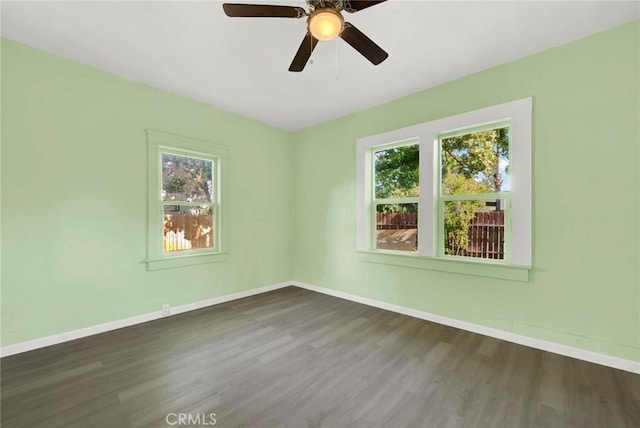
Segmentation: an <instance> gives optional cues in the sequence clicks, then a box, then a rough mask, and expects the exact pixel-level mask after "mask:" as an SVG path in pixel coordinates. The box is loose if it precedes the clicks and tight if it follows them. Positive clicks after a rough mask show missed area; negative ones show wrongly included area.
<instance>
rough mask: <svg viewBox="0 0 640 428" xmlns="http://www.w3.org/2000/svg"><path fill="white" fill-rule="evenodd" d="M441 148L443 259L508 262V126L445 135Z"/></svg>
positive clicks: (440, 218)
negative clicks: (476, 259) (479, 259)
mask: <svg viewBox="0 0 640 428" xmlns="http://www.w3.org/2000/svg"><path fill="white" fill-rule="evenodd" d="M439 148H440V173H441V174H440V177H441V179H440V195H439V200H440V204H439V214H440V215H439V222H440V231H441V234H440V242H439V244H440V255H444V256H455V257H473V258H481V259H494V260H504V259H505V244H506V245H507V246H508V236H506V225H507V224H508V223H509V212H508V207H509V205H510V195H509V124H508V123H501V124H495V125H491V126H488V127H483V128H481V129H475V130H470V131H464V132H458V133H455V134H453V135H444V136H441V137H440V139H439Z"/></svg>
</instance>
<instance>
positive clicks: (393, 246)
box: [371, 141, 420, 252]
mask: <svg viewBox="0 0 640 428" xmlns="http://www.w3.org/2000/svg"><path fill="white" fill-rule="evenodd" d="M372 154H373V156H372V159H373V175H374V179H373V181H374V186H373V193H374V195H373V210H372V212H373V215H374V216H375V218H374V219H373V220H372V222H371V224H372V226H373V233H374V239H372V241H373V242H375V248H376V249H378V250H390V251H405V252H406V251H409V252H416V251H418V203H419V196H420V180H419V178H420V177H419V175H420V174H419V171H420V167H419V164H420V146H419V144H418V143H417V142H415V141H413V142H409V143H401V144H394V145H391V146H385V147H382V148H374V149H373V151H372Z"/></svg>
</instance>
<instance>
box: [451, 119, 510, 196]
mask: <svg viewBox="0 0 640 428" xmlns="http://www.w3.org/2000/svg"><path fill="white" fill-rule="evenodd" d="M441 152H442V162H441V166H442V183H441V184H442V185H441V189H442V194H443V195H462V194H478V193H492V192H506V191H508V190H509V127H500V128H494V129H487V130H483V131H476V132H470V133H467V134H463V135H457V136H453V137H447V138H442V139H441Z"/></svg>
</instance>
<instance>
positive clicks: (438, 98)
mask: <svg viewBox="0 0 640 428" xmlns="http://www.w3.org/2000/svg"><path fill="white" fill-rule="evenodd" d="M639 36H640V34H639V25H638V22H637V21H636V22H634V23H631V24H627V25H624V26H621V27H618V28H616V29H613V30H610V31H607V32H604V33H600V34H597V35H594V36H591V37H588V38H585V39H581V40H578V41H576V42H573V43H570V44H567V45H563V46H560V47H557V48H554V49H550V50H547V51H544V52H541V53H538V54H535V55H532V56H529V57H526V58H523V59H521V60H517V61H514V62H511V63H508V64H505V65H501V66H498V67H495V68H492V69H489V70H486V71H483V72H481V73H477V74H474V75H471V76H468V77H465V78H462V79H459V80H456V81H452V82H449V83H447V84H444V85H441V86H438V87H435V88H431V89H428V90H425V91H423V92H419V93H416V94H413V95H410V96H407V97H404V98H401V99H399V100H396V101H393V102H390V103H387V104H384V105H381V106H378V107H375V108H371V109H368V110H366V111H362V112H359V113H357V114H353V115H351V116H348V117H344V118H341V119H338V120H335V121H332V122H328V123H325V124H321V125H318V126H316V127H313V128H310V129H307V130H304V131H302V132H299V133H297V134H296V135H295V140H296V145H295V159H296V163H295V165H296V167H295V173H294V176H295V182H296V187H295V191H294V206H295V209H294V212H295V217H294V219H295V222H296V223H295V229H294V231H293V234H294V236H295V237H296V240H295V243H294V251H293V254H294V262H293V267H294V279H295V280H298V281H303V282H307V283H311V284H314V285H318V286H323V287H328V288H332V289H336V290H339V291H343V292H347V293H352V294H355V295H359V296H364V297H368V298H373V299H378V300H382V301H385V302H389V303H393V304H398V305H403V306H407V307H410V308H414V309H418V310H423V311H428V312H432V313H435V314H439V315H444V316H448V317H453V318H457V319H460V320H464V321H469V322H473V323H478V324H481V325H485V326H489V327H494V328H498V329H502V330H506V331H511V332H514V333H518V334H523V335H527V336H531V337H535V338H539V339H544V340H549V341H552V342H558V343H561V344H565V345H570V346H576V347H579V348H583V349H587V350H592V351H596V352H601V353H605V354H609V355H613V356H618V357H623V358H627V359H632V360H640V351H639V347H640V295H639V291H640V274H639V267H638V266H639V260H640V251H639V243H640V239H639V236H640V211H639V206H640V199H639V195H640V175H639V172H638V171H639V170H640V163H639V153H640V151H639V147H640V132H639V120H640V107H639V104H640V102H639V95H640V85H639V81H640V67H639V52H640V46H639V41H640V37H639ZM372 72H373V71H372ZM398 77H399V78H401V76H398ZM528 96H532V97H533V102H534V104H533V189H534V194H533V206H534V208H533V240H534V242H533V265H534V268H533V269H532V271H531V273H530V281H529V282H528V283H520V282H511V281H507V280H499V279H490V278H483V277H475V276H468V275H460V274H455V273H445V272H436V271H428V270H422V269H413V268H405V267H399V266H391V265H383V264H373V263H368V262H364V261H361V260H360V257H359V254H358V253H356V251H355V242H356V218H355V206H356V202H355V197H356V189H355V164H356V160H355V141H356V139H357V138H360V137H365V136H368V135H373V134H377V133H381V132H385V131H389V130H392V129H397V128H401V127H405V126H409V125H413V124H417V123H421V122H426V121H429V120H433V119H436V118H441V117H445V116H449V115H453V114H457V113H462V112H465V111H469V110H474V109H478V108H482V107H486V106H490V105H494V104H498V103H502V102H506V101H511V100H515V99H519V98H524V97H528Z"/></svg>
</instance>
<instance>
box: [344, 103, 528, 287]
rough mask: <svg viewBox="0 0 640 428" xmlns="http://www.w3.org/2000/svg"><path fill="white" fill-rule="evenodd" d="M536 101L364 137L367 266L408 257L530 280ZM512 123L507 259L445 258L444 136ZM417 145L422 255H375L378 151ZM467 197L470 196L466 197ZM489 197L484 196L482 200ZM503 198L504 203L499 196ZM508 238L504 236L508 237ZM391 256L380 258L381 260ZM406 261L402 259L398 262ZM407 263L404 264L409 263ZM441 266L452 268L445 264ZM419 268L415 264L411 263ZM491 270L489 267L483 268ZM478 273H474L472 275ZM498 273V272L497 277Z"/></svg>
mask: <svg viewBox="0 0 640 428" xmlns="http://www.w3.org/2000/svg"><path fill="white" fill-rule="evenodd" d="M531 121H532V98H531V97H529V98H523V99H520V100H516V101H511V102H506V103H503V104H498V105H494V106H490V107H486V108H482V109H478V110H473V111H469V112H466V113H461V114H457V115H453V116H449V117H445V118H441V119H436V120H432V121H429V122H425V123H421V124H418V125H413V126H409V127H406V128H401V129H396V130H393V131H389V132H385V133H382V134H377V135H372V136H368V137H364V138H360V139H358V141H357V144H356V174H357V180H356V189H357V199H356V212H357V250H358V251H359V252H361V253H368V254H367V255H366V256H364V257H362V259H363V260H364V261H373V262H379V263H387V264H401V265H407V263H406V262H403V263H398V260H402V259H403V258H406V257H411V258H418V259H421V260H426V261H427V262H425V263H422V262H418V264H419V265H423V266H425V267H424V268H425V269H434V270H444V271H451V272H456V271H458V270H457V267H460V270H461V271H464V273H469V269H468V266H465V267H461V266H462V265H461V264H462V263H464V264H466V265H469V264H471V265H475V266H481V267H480V268H479V269H478V272H479V273H478V274H479V275H484V276H490V277H503V276H501V275H500V273H499V271H500V269H496V268H495V266H496V265H497V266H498V268H499V267H502V266H504V267H505V268H515V269H516V270H518V269H519V268H522V269H523V270H526V271H527V272H526V275H521V274H516V275H513V272H514V269H506V270H505V272H507V271H508V274H505V275H506V276H504V277H505V278H508V279H520V280H525V281H526V280H528V269H530V268H531V264H532V262H531V255H532V241H531V240H532V232H531V229H532V221H531V219H532V213H531V210H532V207H531V200H532V167H531V164H532V152H531V146H532V144H531V143H532V134H531V132H532V125H531ZM502 123H509V124H510V130H509V132H510V147H509V162H510V165H509V168H510V172H509V180H510V184H509V200H510V203H509V202H507V203H508V204H509V205H508V211H509V219H508V220H509V221H507V219H506V218H505V235H506V233H507V230H508V233H509V239H508V248H507V242H505V259H503V260H496V259H481V258H473V257H460V256H451V255H444V254H443V249H442V248H440V246H442V247H444V241H443V242H442V243H440V240H441V239H440V238H441V237H442V238H443V236H444V231H443V230H442V231H441V230H440V229H441V228H443V226H441V223H443V222H441V221H440V220H441V216H442V214H440V205H442V204H443V200H442V198H441V197H440V196H441V195H440V186H441V167H440V150H441V148H440V138H442V136H451V135H456V134H457V135H459V134H460V133H465V132H467V131H469V130H470V132H473V130H478V129H487V128H488V127H491V126H493V125H494V124H498V125H499V124H502ZM411 141H417V142H418V144H419V145H420V149H419V150H420V164H419V177H420V179H419V183H420V184H419V186H420V196H419V198H418V199H419V200H418V204H419V205H418V206H419V208H418V251H417V253H410V252H406V251H393V250H377V249H376V248H375V240H373V236H372V235H373V234H372V233H371V230H372V228H373V227H375V224H374V223H373V222H372V215H371V213H372V212H373V211H374V207H375V205H373V202H374V199H373V196H374V193H373V191H374V187H375V177H374V173H375V170H374V168H373V162H374V159H373V157H374V155H373V153H374V152H375V151H379V150H380V148H381V147H382V148H384V147H393V146H399V145H407V144H410V143H411ZM501 193H502V192H499V193H490V194H487V195H490V196H491V198H492V199H498V198H497V197H496V195H500V194H501ZM465 196H466V195H465ZM484 197H485V196H484V195H482V197H481V198H480V199H482V198H484ZM501 199H504V198H503V197H501ZM505 238H506V236H505ZM386 254H388V255H389V256H393V257H387V258H379V257H377V255H386ZM396 256H402V257H396ZM405 260H406V259H405ZM441 261H446V262H451V263H441ZM408 264H409V265H411V266H415V267H420V266H416V262H410V263H408ZM486 265H492V266H491V267H490V268H486V269H485V268H484V267H483V266H486ZM473 270H474V269H471V271H473ZM496 272H497V273H496Z"/></svg>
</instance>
